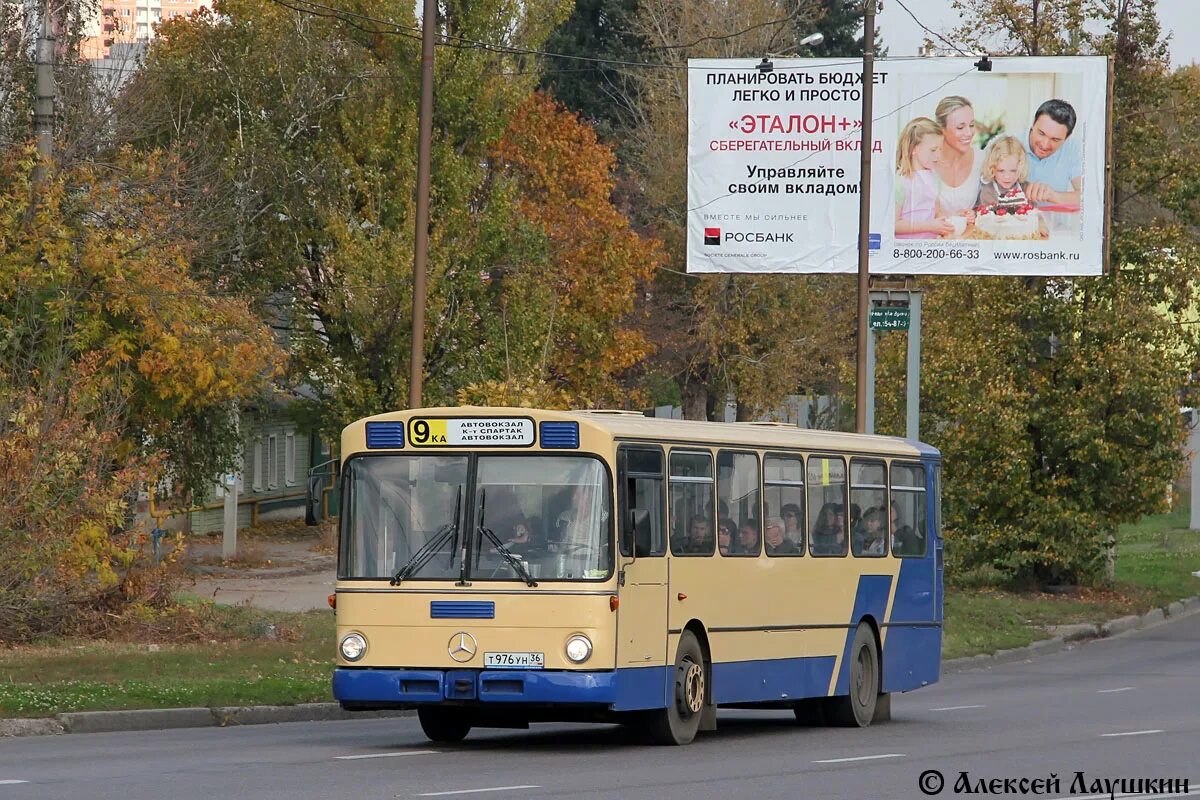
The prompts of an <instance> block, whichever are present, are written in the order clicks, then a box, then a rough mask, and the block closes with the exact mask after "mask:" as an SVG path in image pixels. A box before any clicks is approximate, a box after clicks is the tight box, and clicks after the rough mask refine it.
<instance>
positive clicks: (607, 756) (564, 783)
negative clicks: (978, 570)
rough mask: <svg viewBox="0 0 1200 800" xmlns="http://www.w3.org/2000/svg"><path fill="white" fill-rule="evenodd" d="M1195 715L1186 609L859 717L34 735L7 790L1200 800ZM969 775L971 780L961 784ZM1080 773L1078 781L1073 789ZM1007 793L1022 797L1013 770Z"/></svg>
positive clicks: (1198, 682)
mask: <svg viewBox="0 0 1200 800" xmlns="http://www.w3.org/2000/svg"><path fill="white" fill-rule="evenodd" d="M1198 710H1200V614H1193V615H1191V616H1187V617H1183V618H1181V619H1178V620H1175V621H1172V622H1169V623H1167V624H1165V625H1160V626H1157V627H1155V628H1151V629H1149V630H1142V631H1138V632H1135V633H1132V634H1127V635H1125V636H1121V637H1117V638H1114V639H1107V640H1101V641H1097V642H1092V643H1089V644H1085V645H1082V646H1079V647H1077V648H1075V649H1074V650H1071V651H1067V652H1062V653H1057V654H1054V655H1049V656H1043V657H1040V658H1038V659H1036V660H1034V661H1029V662H1023V663H1017V664H1010V665H1001V666H993V667H991V668H988V669H980V670H975V671H969V672H960V673H957V674H949V675H945V676H944V677H943V679H942V681H941V682H940V683H939V684H937V685H935V686H932V687H929V688H926V689H924V690H921V691H918V692H914V693H912V694H908V695H903V696H897V697H896V698H895V699H894V701H893V721H892V722H890V723H885V724H882V725H878V726H873V727H871V728H867V729H865V730H849V729H832V728H812V727H799V726H797V725H796V724H795V722H794V721H793V718H792V715H791V714H790V713H788V712H746V711H734V712H721V715H720V717H719V728H720V729H719V730H718V731H717V732H716V733H711V734H702V735H701V737H700V738H698V739H697V740H696V742H695V743H693V744H692V745H690V746H688V747H683V748H661V747H645V746H638V745H632V744H628V743H626V741H625V740H624V739H623V737H622V732H621V730H620V729H619V728H616V727H613V726H582V725H553V726H551V725H542V726H534V727H533V728H532V729H531V730H528V731H504V730H480V731H473V732H472V734H471V736H470V737H469V738H468V739H467V740H466V741H465V742H464V743H462V744H461V745H456V746H452V747H448V746H433V745H430V744H429V743H428V742H427V741H426V740H425V739H424V737H423V736H422V735H421V732H420V729H419V727H418V726H417V722H416V720H415V719H411V718H405V719H381V720H361V721H351V722H326V723H291V724H285V725H259V726H248V727H243V728H226V729H220V728H205V729H194V730H171V731H161V732H150V733H123V734H116V733H114V734H90V735H70V736H57V737H32V738H26V739H13V740H8V741H0V800H8V799H9V798H13V799H14V800H25V798H31V799H32V798H36V800H56V799H57V798H64V799H66V798H70V800H81V799H82V800H104V799H105V798H113V799H114V800H149V799H151V798H153V800H159V799H160V798H162V799H164V800H192V799H193V798H196V799H197V800H198V799H199V798H203V799H204V800H215V799H218V798H221V799H223V798H254V799H255V800H273V799H274V798H280V799H281V800H282V799H283V798H287V800H306V799H307V798H355V799H357V798H364V799H365V798H386V799H387V800H390V799H391V798H418V797H451V798H458V797H462V798H467V800H471V799H472V798H480V800H492V799H493V798H496V799H498V800H509V798H514V799H515V798H526V797H528V798H541V797H570V798H572V799H573V800H585V799H586V800H591V799H592V798H653V800H676V799H677V798H678V800H699V799H700V798H725V797H753V798H764V799H766V798H781V799H783V798H786V800H796V799H797V798H854V800H863V798H922V797H925V796H926V795H925V794H923V793H922V792H921V790H920V789H919V787H918V780H919V779H920V778H921V776H922V773H924V772H926V771H928V770H938V771H940V772H941V773H942V775H943V776H944V781H945V784H944V789H943V790H942V792H941V793H940V794H938V795H937V796H939V797H967V796H979V794H980V793H979V791H978V790H979V789H980V788H983V787H981V785H980V783H979V781H980V780H983V781H993V780H999V781H1003V780H1004V779H1006V778H1007V779H1012V780H1014V781H1016V780H1019V779H1021V778H1025V779H1030V780H1033V779H1039V778H1040V779H1043V780H1048V779H1050V778H1051V776H1052V775H1057V776H1058V791H1054V788H1055V787H1054V785H1053V784H1050V785H1048V786H1047V785H1040V786H1039V785H1031V784H1026V787H1025V788H1026V790H1027V791H1026V793H1025V794H1024V796H1043V797H1075V798H1079V797H1089V798H1093V800H1095V798H1098V797H1100V796H1103V797H1108V796H1109V795H1108V793H1107V792H1106V791H1098V790H1096V787H1097V786H1098V785H1097V784H1094V783H1093V782H1094V781H1096V780H1098V779H1106V778H1107V779H1121V778H1124V779H1138V778H1155V779H1161V778H1175V779H1184V778H1187V779H1190V786H1189V789H1190V791H1189V795H1190V796H1192V797H1200V713H1197V712H1198ZM964 772H965V773H967V775H968V776H969V780H970V781H971V786H972V788H973V789H975V790H976V792H975V793H974V794H967V793H960V792H955V791H954V786H955V784H956V783H957V782H959V781H960V780H961V778H960V774H961V773H964ZM1076 772H1083V773H1084V776H1085V780H1086V785H1085V786H1083V787H1080V786H1075V787H1073V786H1072V784H1073V782H1074V781H1075V773H1076ZM926 780H927V781H932V782H933V784H936V779H934V778H932V777H930V776H927V777H926ZM930 785H932V784H930ZM987 788H990V789H994V790H995V791H990V792H988V794H989V795H990V794H996V793H1003V789H1004V785H1003V783H994V784H988V786H987ZM1010 788H1012V789H1014V790H1016V791H1014V792H1012V793H1010V794H1009V796H1014V797H1015V796H1022V794H1021V792H1020V791H1019V790H1020V785H1019V784H1016V783H1013V784H1011V785H1010ZM1073 788H1075V789H1077V790H1078V789H1082V790H1083V791H1075V792H1074V793H1073V792H1072V789H1073ZM1037 790H1040V791H1037ZM1118 791H1119V789H1118ZM1149 796H1152V797H1175V796H1181V795H1177V794H1164V793H1161V792H1159V793H1152V794H1151V795H1149Z"/></svg>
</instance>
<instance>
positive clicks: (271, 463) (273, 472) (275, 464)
mask: <svg viewBox="0 0 1200 800" xmlns="http://www.w3.org/2000/svg"><path fill="white" fill-rule="evenodd" d="M278 487H279V445H278V437H276V436H275V435H274V434H272V435H271V436H268V437H267V488H268V489H276V488H278Z"/></svg>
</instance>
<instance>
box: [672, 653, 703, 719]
mask: <svg viewBox="0 0 1200 800" xmlns="http://www.w3.org/2000/svg"><path fill="white" fill-rule="evenodd" d="M680 672H681V673H682V678H681V680H680V682H679V698H678V699H679V710H680V711H681V712H682V713H683V714H684V715H685V716H689V715H691V714H699V713H700V709H701V708H703V707H704V668H703V667H702V666H701V665H699V664H697V663H695V662H694V661H685V662H684V663H683V664H682V665H681V667H680Z"/></svg>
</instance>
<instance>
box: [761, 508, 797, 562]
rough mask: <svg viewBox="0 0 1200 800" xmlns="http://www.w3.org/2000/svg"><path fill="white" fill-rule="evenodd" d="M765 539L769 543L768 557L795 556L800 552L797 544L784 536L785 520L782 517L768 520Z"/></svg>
mask: <svg viewBox="0 0 1200 800" xmlns="http://www.w3.org/2000/svg"><path fill="white" fill-rule="evenodd" d="M764 538H765V539H766V542H767V555H769V556H794V555H796V554H798V553H799V552H800V551H799V550H798V549H797V548H796V543H795V542H793V541H792V540H791V539H789V538H787V537H786V536H785V535H784V527H783V519H782V518H781V517H769V518H768V519H767V527H766V528H765V529H764Z"/></svg>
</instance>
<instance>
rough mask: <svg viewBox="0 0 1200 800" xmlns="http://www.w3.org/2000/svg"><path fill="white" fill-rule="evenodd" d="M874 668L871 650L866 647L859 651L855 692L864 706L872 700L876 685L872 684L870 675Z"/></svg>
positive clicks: (855, 665) (856, 663)
mask: <svg viewBox="0 0 1200 800" xmlns="http://www.w3.org/2000/svg"><path fill="white" fill-rule="evenodd" d="M872 670H873V662H872V660H871V651H870V650H869V649H867V648H866V647H864V648H862V649H861V650H859V651H858V658H857V659H855V663H854V694H855V696H856V697H857V698H858V702H859V704H860V705H862V706H866V705H867V704H868V703H870V702H871V694H872V692H873V691H874V687H873V686H871V685H870V681H869V680H868V677H869V676H870V675H871V674H872Z"/></svg>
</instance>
